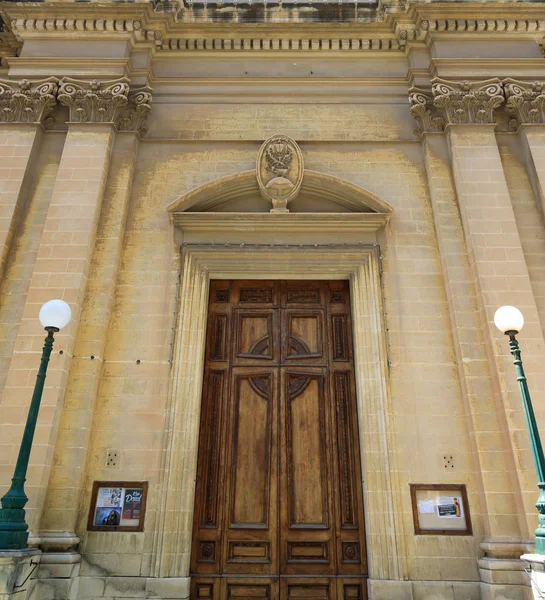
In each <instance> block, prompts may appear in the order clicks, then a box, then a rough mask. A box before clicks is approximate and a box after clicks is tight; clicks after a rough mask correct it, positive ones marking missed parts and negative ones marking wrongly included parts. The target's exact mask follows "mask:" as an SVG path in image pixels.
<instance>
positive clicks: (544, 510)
mask: <svg viewBox="0 0 545 600" xmlns="http://www.w3.org/2000/svg"><path fill="white" fill-rule="evenodd" d="M494 323H495V324H496V327H497V328H498V329H499V330H500V331H501V332H502V333H505V335H508V336H509V348H510V350H511V355H512V356H513V363H514V365H515V371H516V373H517V381H518V382H519V390H520V397H521V398H522V406H523V408H524V415H525V417H526V426H527V427H528V433H529V435H530V446H531V448H532V456H533V457H534V464H535V466H536V471H537V481H538V484H537V485H538V487H539V491H540V493H539V498H538V500H537V502H536V508H537V510H538V512H539V515H538V526H537V529H536V531H535V534H536V553H537V554H545V457H544V456H543V447H542V445H541V439H540V437H539V430H538V428H537V422H536V417H535V414H534V409H533V407H532V400H531V398H530V391H529V389H528V383H527V381H526V376H525V375H524V369H523V367H522V359H521V357H520V349H519V344H518V342H517V340H516V338H515V336H516V334H517V333H519V331H520V330H521V329H522V327H523V325H524V317H523V316H522V313H521V312H520V310H519V309H518V308H515V307H514V306H502V307H501V308H498V310H497V311H496V314H495V315H494Z"/></svg>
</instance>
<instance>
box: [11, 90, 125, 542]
mask: <svg viewBox="0 0 545 600" xmlns="http://www.w3.org/2000/svg"><path fill="white" fill-rule="evenodd" d="M128 91H129V88H128V85H127V82H126V80H124V79H123V80H116V81H109V82H97V81H91V82H86V81H77V80H73V79H66V80H63V81H62V82H61V84H60V88H59V93H58V99H59V100H60V102H61V103H62V104H64V105H66V106H68V108H69V112H70V123H69V130H68V134H67V136H66V142H65V145H64V149H63V154H62V158H61V162H60V165H59V169H58V173H57V179H56V182H55V188H54V191H53V198H52V201H51V204H50V206H49V209H48V214H47V218H46V222H45V225H44V230H43V234H42V240H41V245H40V249H39V251H38V256H37V258H36V263H35V266H34V271H33V275H32V278H31V282H30V287H29V290H28V294H27V298H26V302H25V307H24V311H23V318H22V320H21V324H20V327H19V332H18V335H17V341H16V346H15V352H14V355H13V358H12V360H11V363H10V368H9V372H8V376H7V381H6V386H5V388H4V394H3V397H2V405H6V406H13V407H18V408H19V409H20V414H21V416H20V419H19V421H18V422H16V423H2V424H1V425H0V440H1V446H0V454H2V455H3V456H9V457H11V461H10V462H11V463H13V462H14V460H15V457H16V455H17V449H18V446H19V443H20V438H21V433H22V424H23V423H24V415H26V410H27V408H26V407H27V406H28V403H29V400H30V397H31V394H32V388H33V385H34V380H35V375H36V369H37V366H38V363H39V352H40V348H41V346H42V342H43V337H44V334H43V331H41V330H40V329H41V327H40V325H39V323H38V321H37V315H38V311H39V308H40V306H41V304H42V303H43V302H44V301H46V300H48V299H50V298H62V299H63V300H65V301H66V302H68V303H69V305H70V307H71V308H72V321H71V322H70V324H69V325H68V326H67V327H66V329H64V330H63V331H61V332H60V334H59V335H58V336H57V339H58V341H57V343H56V344H55V350H54V353H53V355H52V360H51V362H50V365H49V370H48V374H47V382H46V387H45V390H44V394H43V398H42V406H41V410H40V416H39V420H38V425H37V428H36V435H35V438H34V445H33V452H32V455H31V461H30V467H29V471H28V479H27V485H26V492H27V495H28V496H29V498H30V500H29V504H28V505H27V508H28V510H27V522H28V523H29V526H30V529H31V531H35V530H36V529H37V526H38V524H39V520H40V516H41V513H42V506H43V502H44V499H45V492H46V489H47V485H48V480H49V474H50V468H51V462H52V457H53V449H54V444H55V438H56V433H57V428H58V422H59V417H60V413H61V409H62V406H63V402H64V397H65V392H66V386H67V382H68V374H69V372H70V367H71V362H72V353H73V349H74V343H75V340H76V336H77V334H78V328H79V325H80V315H81V310H82V306H83V301H84V296H85V289H86V286H87V280H88V277H89V272H90V265H91V258H92V254H93V251H94V247H95V241H96V231H97V225H98V221H99V215H100V210H101V206H102V199H103V195H104V186H105V182H106V177H107V174H108V169H109V166H110V155H111V150H112V144H113V140H114V122H115V120H116V119H117V118H118V117H119V115H120V111H121V110H122V109H123V108H124V107H125V106H126V104H127V94H128ZM11 470H12V464H8V465H5V466H3V468H2V469H1V481H5V482H8V481H9V477H10V475H11Z"/></svg>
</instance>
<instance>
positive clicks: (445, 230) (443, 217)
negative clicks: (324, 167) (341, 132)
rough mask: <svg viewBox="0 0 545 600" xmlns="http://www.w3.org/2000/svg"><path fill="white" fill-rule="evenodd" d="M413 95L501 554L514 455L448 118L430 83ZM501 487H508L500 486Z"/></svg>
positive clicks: (488, 516)
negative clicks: (449, 138)
mask: <svg viewBox="0 0 545 600" xmlns="http://www.w3.org/2000/svg"><path fill="white" fill-rule="evenodd" d="M409 101H410V104H411V114H412V115H413V116H414V117H415V119H416V121H417V123H418V126H419V132H420V134H421V144H422V151H423V155H424V162H425V166H426V174H427V177H428V185H429V191H430V200H431V206H432V210H433V217H434V223H435V230H436V235H437V244H438V247H439V253H440V256H441V264H442V268H443V275H444V280H445V289H446V295H447V303H448V309H449V316H450V322H451V328H452V337H453V341H454V350H455V352H456V359H457V363H458V372H459V377H460V386H461V392H462V397H463V400H464V407H465V413H466V419H467V425H468V430H469V435H470V442H471V447H472V453H473V461H474V465H475V472H476V476H477V480H478V481H479V488H480V489H479V501H480V505H481V506H480V509H481V514H482V517H483V525H484V530H485V542H484V544H483V549H485V550H487V551H488V552H489V553H491V554H492V555H494V556H502V555H505V554H507V555H512V553H513V547H512V544H510V543H509V542H510V541H513V540H518V539H519V538H520V530H519V524H518V520H517V504H516V499H515V495H514V492H513V482H512V479H511V477H510V474H509V471H508V470H507V469H506V468H505V465H507V464H509V463H510V462H512V459H511V454H510V451H509V450H508V448H507V447H506V444H505V439H504V435H503V430H502V420H501V418H500V417H499V415H498V412H497V407H498V405H499V402H500V398H498V394H497V391H498V390H497V389H495V387H494V382H493V378H492V375H491V370H490V365H489V363H488V356H487V352H486V338H485V337H484V336H483V331H482V327H481V323H480V316H479V304H478V298H477V292H476V289H475V284H474V281H473V276H472V273H471V268H470V262H469V257H468V252H467V247H466V242H465V239H464V230H463V226H462V221H461V217H460V212H459V210H458V202H457V197H456V190H455V187H454V181H453V178H452V171H451V167H450V160H449V156H448V147H447V141H446V139H445V135H444V134H443V133H442V132H443V130H444V125H445V122H444V119H443V118H442V117H441V116H440V115H439V113H438V111H437V109H435V108H434V107H433V98H432V96H431V91H430V92H429V93H428V92H426V91H425V90H420V89H418V88H412V89H411V90H409ZM498 490H503V493H502V494H498Z"/></svg>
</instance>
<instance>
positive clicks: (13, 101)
mask: <svg viewBox="0 0 545 600" xmlns="http://www.w3.org/2000/svg"><path fill="white" fill-rule="evenodd" d="M57 83H58V80H57V79H55V78H54V77H50V78H49V79H43V80H40V81H33V82H30V81H28V80H27V79H23V80H22V81H19V82H14V81H8V80H5V79H0V281H2V279H3V277H4V271H5V268H6V262H7V258H8V255H9V251H10V248H11V242H12V239H13V237H14V234H15V232H16V231H17V228H18V226H19V221H20V217H21V214H22V213H23V210H24V205H25V202H26V187H27V186H28V170H27V167H28V165H29V164H30V163H32V162H33V161H34V160H35V158H36V154H37V153H38V152H39V150H40V146H41V143H40V141H41V132H42V128H41V123H42V122H43V121H44V119H45V118H46V117H47V116H48V114H49V113H50V112H51V110H52V109H53V108H54V107H55V101H56V100H55V98H56V96H57Z"/></svg>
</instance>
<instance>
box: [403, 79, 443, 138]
mask: <svg viewBox="0 0 545 600" xmlns="http://www.w3.org/2000/svg"><path fill="white" fill-rule="evenodd" d="M409 104H410V105H411V108H410V111H411V115H412V116H413V117H414V118H415V119H416V122H417V124H418V128H417V129H416V131H415V133H416V134H417V135H420V134H421V133H423V132H438V131H443V129H444V128H445V120H444V119H443V118H442V117H441V116H440V115H439V114H438V110H437V109H436V108H435V107H434V106H433V96H432V94H431V90H429V91H428V90H423V89H420V88H417V87H412V88H411V89H410V90H409Z"/></svg>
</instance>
